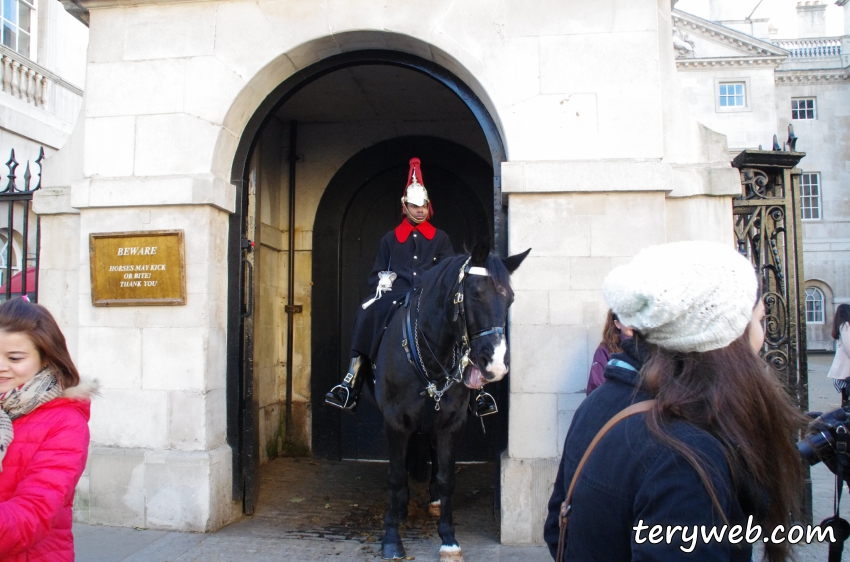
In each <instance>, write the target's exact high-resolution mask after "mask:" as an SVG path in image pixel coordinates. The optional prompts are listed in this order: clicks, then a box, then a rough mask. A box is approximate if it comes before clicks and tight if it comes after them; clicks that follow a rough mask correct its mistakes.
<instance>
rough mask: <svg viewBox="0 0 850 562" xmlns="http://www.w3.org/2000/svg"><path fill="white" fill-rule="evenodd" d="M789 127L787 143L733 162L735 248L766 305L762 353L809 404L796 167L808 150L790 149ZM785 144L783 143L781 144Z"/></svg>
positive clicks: (790, 389)
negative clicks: (737, 190) (737, 188)
mask: <svg viewBox="0 0 850 562" xmlns="http://www.w3.org/2000/svg"><path fill="white" fill-rule="evenodd" d="M796 140H797V139H796V137H794V133H793V130H790V131H789V139H788V143H787V145H786V147H790V149H791V150H790V151H786V150H783V149H780V147H779V146H778V143H777V142H776V140H775V137H774V150H772V151H766V150H745V151H743V152H742V153H741V154H739V155H738V156H737V157H736V158H735V160H733V162H732V165H733V166H734V167H736V168H738V170H739V171H740V173H741V186H742V193H741V196H740V197H738V198H736V199H734V200H733V213H734V220H735V238H736V242H737V245H738V251H739V252H741V253H742V254H744V255H745V256H747V257H748V258H749V259H750V261H751V262H752V263H753V267H755V269H756V273H757V274H758V279H759V289H760V292H761V297H762V300H763V301H764V306H765V312H766V314H765V322H764V328H765V342H764V344H765V345H764V351H763V352H762V356H763V357H764V359H765V361H767V362H769V363H770V364H771V365H772V366H773V368H774V369H776V371H777V373H779V374H780V376H781V377H782V379H783V383H784V384H785V387H786V389H787V390H788V393H789V394H790V395H791V397H792V398H793V399H794V402H795V403H796V404H797V405H798V406H799V407H800V408H801V409H806V408H807V406H808V402H809V399H808V377H807V364H806V326H805V318H806V314H805V308H804V307H805V299H804V297H803V281H804V277H803V252H802V250H803V246H802V240H801V237H802V232H801V226H800V203H799V197H798V194H799V183H800V170H799V169H798V168H796V166H797V164H798V163H799V162H800V160H801V159H802V158H803V157H804V156H805V155H806V154H805V153H804V152H794V151H793V148H794V144H796ZM783 148H784V147H783Z"/></svg>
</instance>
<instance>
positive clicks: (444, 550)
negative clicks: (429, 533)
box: [440, 545, 463, 562]
mask: <svg viewBox="0 0 850 562" xmlns="http://www.w3.org/2000/svg"><path fill="white" fill-rule="evenodd" d="M440 562H463V551H461V549H460V547H459V546H458V545H454V546H446V545H443V546H441V547H440Z"/></svg>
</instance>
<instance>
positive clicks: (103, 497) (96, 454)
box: [86, 447, 146, 528]
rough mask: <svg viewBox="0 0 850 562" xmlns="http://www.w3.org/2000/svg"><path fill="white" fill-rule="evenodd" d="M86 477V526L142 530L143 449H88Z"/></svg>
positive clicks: (143, 499) (143, 492) (143, 513)
mask: <svg viewBox="0 0 850 562" xmlns="http://www.w3.org/2000/svg"><path fill="white" fill-rule="evenodd" d="M88 475H89V496H88V503H89V509H88V520H87V521H86V522H87V523H89V524H92V525H116V526H122V527H142V528H144V527H146V524H145V482H144V476H145V452H144V450H142V449H126V448H125V449H116V448H110V447H92V448H91V449H89V459H88Z"/></svg>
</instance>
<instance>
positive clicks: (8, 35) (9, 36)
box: [3, 21, 16, 49]
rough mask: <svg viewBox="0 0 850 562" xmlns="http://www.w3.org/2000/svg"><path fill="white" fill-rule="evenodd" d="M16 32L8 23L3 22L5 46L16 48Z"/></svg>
mask: <svg viewBox="0 0 850 562" xmlns="http://www.w3.org/2000/svg"><path fill="white" fill-rule="evenodd" d="M15 42H16V41H15V30H14V29H12V27H10V26H9V23H8V22H5V21H4V22H3V44H4V45H6V46H7V47H9V48H10V49H14V48H15Z"/></svg>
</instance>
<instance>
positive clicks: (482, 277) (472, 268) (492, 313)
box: [462, 239, 531, 388]
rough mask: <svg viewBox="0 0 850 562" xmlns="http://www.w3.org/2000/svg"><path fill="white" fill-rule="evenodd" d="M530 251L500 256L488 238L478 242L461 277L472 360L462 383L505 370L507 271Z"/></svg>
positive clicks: (490, 378) (478, 383)
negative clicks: (504, 257) (493, 254)
mask: <svg viewBox="0 0 850 562" xmlns="http://www.w3.org/2000/svg"><path fill="white" fill-rule="evenodd" d="M530 251H531V249H530V248H529V249H528V250H526V251H525V252H523V253H521V254H516V255H513V256H510V257H508V258H506V259H499V258H497V257H495V256H492V255H490V241H489V239H487V240H482V241H480V242H478V243H477V244H476V245H475V247H474V248H473V250H472V254H471V255H470V259H469V263H468V267H467V270H468V271H467V272H466V275H465V276H464V278H463V287H462V290H463V292H464V297H463V307H464V316H465V317H466V333H467V334H468V337H469V347H470V352H469V359H470V361H471V363H470V364H469V365H468V366H467V367H466V368H465V369H464V370H463V384H465V385H466V386H468V387H469V388H481V387H482V386H484V384H486V383H488V382H496V381H499V380H502V379H503V378H504V377H505V375H507V374H508V368H509V367H508V366H509V364H510V354H509V352H508V339H507V334H506V333H505V327H506V324H507V320H508V307H509V306H511V303H513V301H514V293H513V291H512V290H511V279H510V275H511V273H513V272H514V271H515V270H516V269H517V268H518V267H519V266H520V264H521V263H522V260H524V259H525V257H526V256H527V255H528V253H529V252H530Z"/></svg>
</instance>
